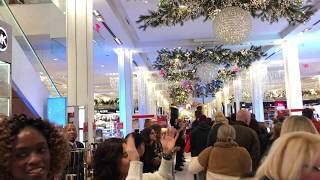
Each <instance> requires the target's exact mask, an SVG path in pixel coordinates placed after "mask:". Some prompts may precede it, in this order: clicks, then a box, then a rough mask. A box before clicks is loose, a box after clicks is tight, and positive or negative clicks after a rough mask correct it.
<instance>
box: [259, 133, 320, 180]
mask: <svg viewBox="0 0 320 180" xmlns="http://www.w3.org/2000/svg"><path fill="white" fill-rule="evenodd" d="M319 149H320V137H319V135H315V134H311V133H307V132H293V133H288V134H285V135H283V136H281V137H280V138H279V139H278V140H276V141H275V143H274V144H273V145H272V147H271V150H270V152H269V155H268V156H267V158H266V159H265V161H264V162H263V163H262V164H261V166H260V167H259V169H258V170H257V173H256V176H257V177H258V178H259V177H263V176H267V177H268V178H270V179H276V180H287V179H290V180H299V179H300V176H301V171H302V169H303V168H304V167H306V168H308V169H309V170H311V168H312V166H313V165H314V164H315V161H316V160H317V159H318V158H319V157H320V153H319ZM293 162H294V163H293Z"/></svg>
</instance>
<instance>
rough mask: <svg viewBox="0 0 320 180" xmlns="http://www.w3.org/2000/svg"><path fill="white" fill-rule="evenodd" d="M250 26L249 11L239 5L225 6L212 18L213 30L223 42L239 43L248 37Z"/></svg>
mask: <svg viewBox="0 0 320 180" xmlns="http://www.w3.org/2000/svg"><path fill="white" fill-rule="evenodd" d="M251 27H252V17H251V15H250V13H249V12H248V11H246V10H244V9H242V8H240V7H226V8H224V9H222V11H221V12H220V13H219V14H217V16H216V17H215V18H214V19H213V30H214V33H215V34H216V35H217V38H218V40H220V41H221V42H222V43H225V44H240V43H241V42H243V41H245V40H247V39H248V37H249V35H250V32H251Z"/></svg>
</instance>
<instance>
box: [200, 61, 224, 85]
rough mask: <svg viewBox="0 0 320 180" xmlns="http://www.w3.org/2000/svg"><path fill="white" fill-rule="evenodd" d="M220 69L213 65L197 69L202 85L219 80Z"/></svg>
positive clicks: (201, 66)
mask: <svg viewBox="0 0 320 180" xmlns="http://www.w3.org/2000/svg"><path fill="white" fill-rule="evenodd" d="M218 71H219V67H218V66H217V65H215V64H212V63H209V62H207V63H203V64H200V65H199V66H198V67H197V77H199V78H200V81H201V82H202V83H206V84H208V83H211V81H212V80H215V79H216V78H217V75H218Z"/></svg>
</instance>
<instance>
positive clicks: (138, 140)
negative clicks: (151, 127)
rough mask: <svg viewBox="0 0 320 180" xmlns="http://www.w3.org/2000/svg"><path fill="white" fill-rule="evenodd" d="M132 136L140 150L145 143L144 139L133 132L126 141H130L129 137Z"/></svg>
mask: <svg viewBox="0 0 320 180" xmlns="http://www.w3.org/2000/svg"><path fill="white" fill-rule="evenodd" d="M130 135H131V136H132V137H133V138H134V144H135V146H136V148H138V147H139V146H140V145H141V144H142V143H144V141H143V138H142V136H141V134H140V133H137V132H132V133H130V134H128V135H127V136H126V140H128V137H129V136H130Z"/></svg>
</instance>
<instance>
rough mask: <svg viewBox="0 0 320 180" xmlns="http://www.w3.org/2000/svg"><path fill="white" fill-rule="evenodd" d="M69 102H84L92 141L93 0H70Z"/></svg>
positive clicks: (68, 21) (70, 104) (89, 136)
mask: <svg viewBox="0 0 320 180" xmlns="http://www.w3.org/2000/svg"><path fill="white" fill-rule="evenodd" d="M66 12H67V13H66V14H67V63H68V106H84V107H85V109H86V112H85V122H87V123H88V141H89V143H92V142H94V132H93V129H92V125H93V122H94V116H93V115H94V114H93V113H94V103H93V100H94V97H93V54H92V49H93V47H92V38H93V32H92V29H93V25H92V0H68V1H67V11H66Z"/></svg>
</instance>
